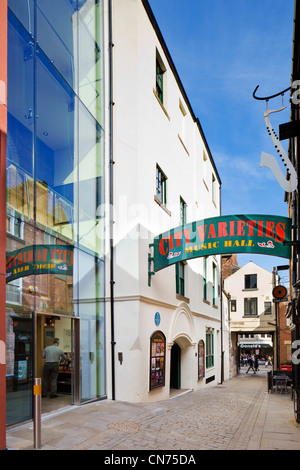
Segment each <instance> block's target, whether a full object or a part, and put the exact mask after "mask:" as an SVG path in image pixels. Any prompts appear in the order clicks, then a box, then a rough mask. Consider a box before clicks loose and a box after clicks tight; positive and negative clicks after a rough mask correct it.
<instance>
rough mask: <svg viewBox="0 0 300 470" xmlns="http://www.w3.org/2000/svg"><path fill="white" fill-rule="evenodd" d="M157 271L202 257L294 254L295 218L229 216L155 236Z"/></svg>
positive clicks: (204, 220) (154, 263) (154, 258)
mask: <svg viewBox="0 0 300 470" xmlns="http://www.w3.org/2000/svg"><path fill="white" fill-rule="evenodd" d="M153 247H154V256H153V269H154V272H156V271H159V270H161V269H163V268H166V267H168V266H170V265H172V264H175V263H178V262H180V261H185V260H189V259H193V258H198V257H200V256H209V255H218V254H233V253H256V254H261V255H272V256H278V257H282V258H290V256H291V219H290V218H287V217H280V216H275V215H252V214H251V215H229V216H220V217H212V218H209V219H203V220H199V221H197V222H191V223H189V224H185V225H181V226H179V227H177V228H174V229H172V230H169V231H168V232H165V233H162V234H160V235H158V236H157V237H155V238H154V244H153Z"/></svg>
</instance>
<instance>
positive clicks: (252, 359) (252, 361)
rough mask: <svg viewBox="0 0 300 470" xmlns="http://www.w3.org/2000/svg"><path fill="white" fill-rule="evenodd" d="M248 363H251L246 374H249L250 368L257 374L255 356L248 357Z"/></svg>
mask: <svg viewBox="0 0 300 470" xmlns="http://www.w3.org/2000/svg"><path fill="white" fill-rule="evenodd" d="M248 364H249V367H248V370H247V372H246V374H248V372H249V370H250V369H252V370H253V372H254V374H256V372H255V370H254V357H253V356H249V357H248Z"/></svg>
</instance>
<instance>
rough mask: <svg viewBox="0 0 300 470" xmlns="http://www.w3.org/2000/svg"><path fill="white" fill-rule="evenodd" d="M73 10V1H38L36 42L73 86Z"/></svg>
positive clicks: (74, 22) (74, 26) (74, 20)
mask: <svg viewBox="0 0 300 470" xmlns="http://www.w3.org/2000/svg"><path fill="white" fill-rule="evenodd" d="M76 11H77V1H76V0H51V2H49V0H37V13H36V14H37V41H38V42H39V45H40V47H41V48H42V49H43V51H44V52H45V54H46V55H47V56H48V57H49V59H50V60H51V62H52V63H53V64H54V65H55V67H56V68H57V70H58V71H59V72H60V73H61V75H62V76H63V77H64V79H65V80H66V81H67V82H68V83H69V84H70V85H71V86H72V87H73V88H74V81H75V80H74V58H75V57H74V56H75V51H76V40H77V17H76ZM58 12H59V13H58Z"/></svg>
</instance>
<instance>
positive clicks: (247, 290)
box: [242, 287, 258, 292]
mask: <svg viewBox="0 0 300 470" xmlns="http://www.w3.org/2000/svg"><path fill="white" fill-rule="evenodd" d="M257 290H258V288H257V287H253V289H242V292H251V291H257Z"/></svg>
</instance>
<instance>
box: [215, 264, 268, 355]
mask: <svg viewBox="0 0 300 470" xmlns="http://www.w3.org/2000/svg"><path fill="white" fill-rule="evenodd" d="M274 275H275V274H274V273H271V272H269V271H267V270H265V269H263V268H261V267H260V266H258V265H257V264H255V263H253V262H252V261H250V262H249V263H247V264H246V265H244V266H242V267H241V268H240V269H238V270H237V271H235V272H234V273H233V274H232V275H231V276H229V277H227V278H226V279H225V280H224V290H225V291H226V292H227V294H229V295H230V313H229V315H230V332H231V335H232V344H234V343H236V345H237V346H239V352H240V353H243V352H245V353H247V352H248V353H256V354H257V355H258V356H261V357H264V356H265V354H266V353H267V354H268V355H270V352H271V351H272V350H273V348H274V347H275V345H274V341H275V344H276V335H275V332H276V319H275V304H274V303H273V295H272V291H273V288H274V285H275V279H274ZM272 353H273V351H272ZM271 355H272V354H271Z"/></svg>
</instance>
